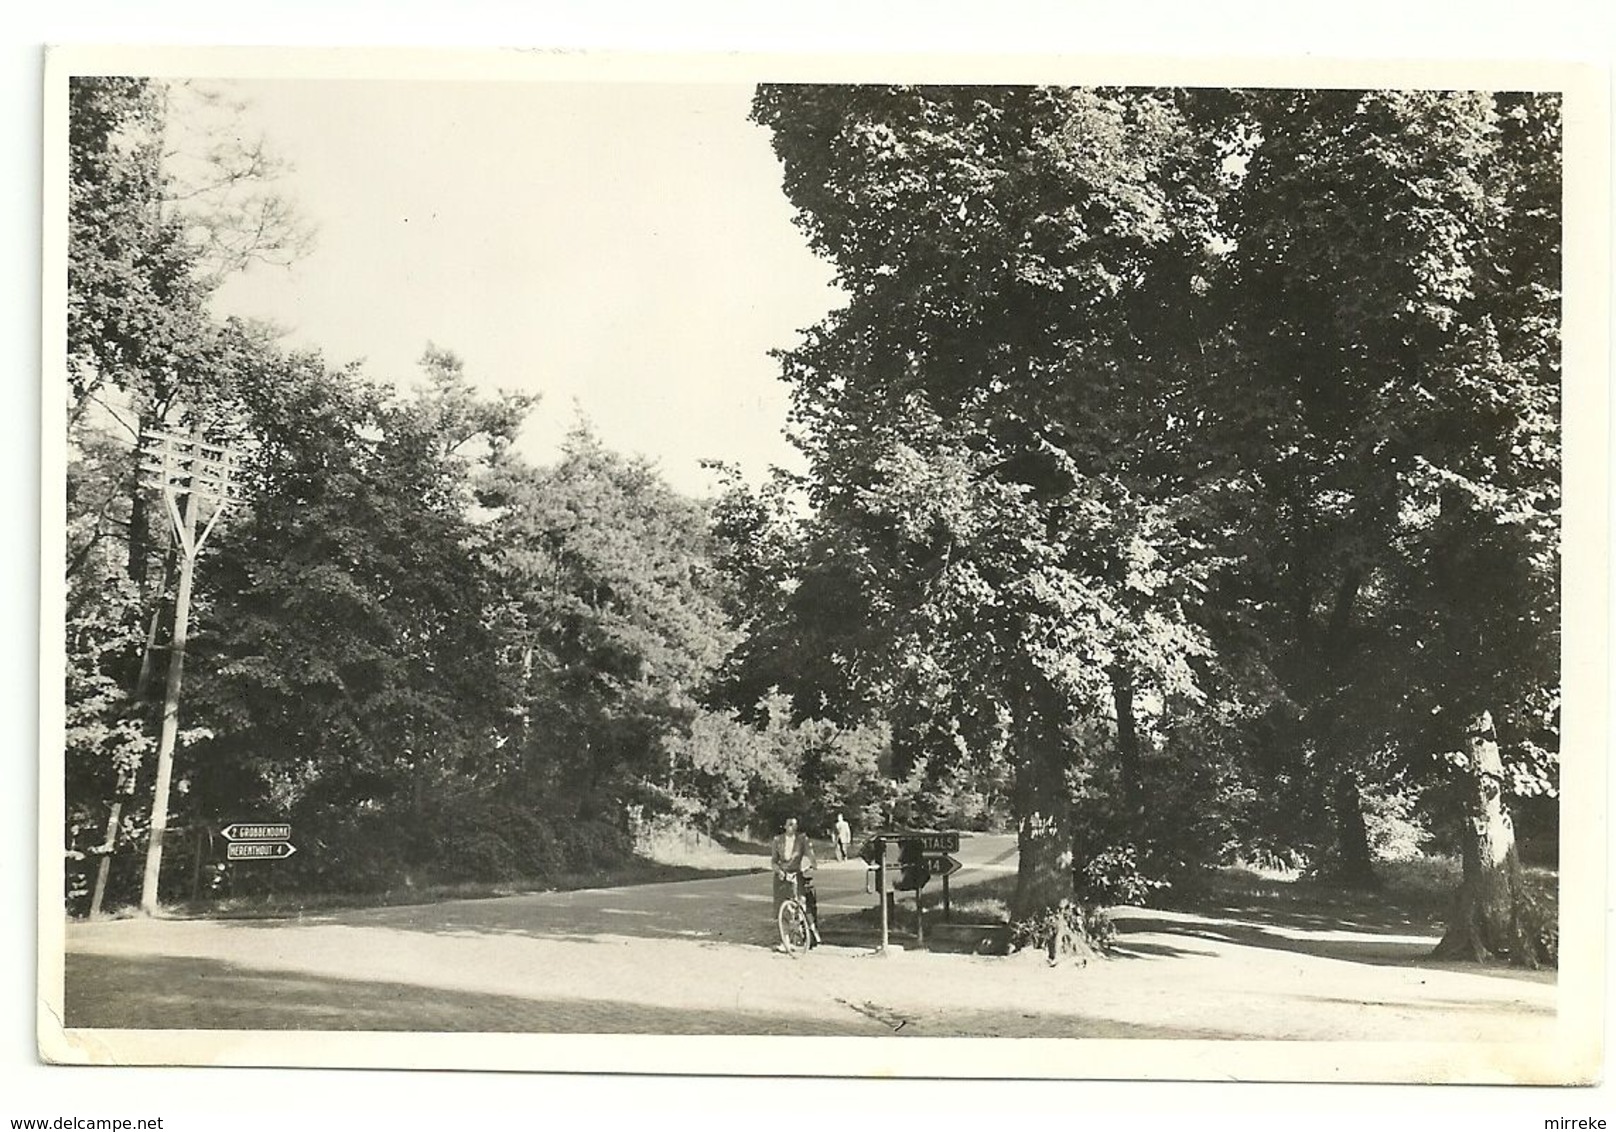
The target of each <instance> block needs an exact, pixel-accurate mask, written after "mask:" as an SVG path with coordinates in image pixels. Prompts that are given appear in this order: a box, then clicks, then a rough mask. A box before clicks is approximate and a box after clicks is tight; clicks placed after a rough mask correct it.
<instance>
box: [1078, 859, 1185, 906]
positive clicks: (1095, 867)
mask: <svg viewBox="0 0 1616 1132" xmlns="http://www.w3.org/2000/svg"><path fill="white" fill-rule="evenodd" d="M1167 886H1168V882H1167V881H1165V880H1160V879H1155V878H1152V877H1149V876H1147V875H1146V874H1145V872H1144V870H1143V869H1141V868H1140V865H1139V853H1138V851H1137V850H1136V849H1135V848H1134V847H1133V846H1132V845H1113V846H1109V847H1107V848H1105V849H1102V850H1100V851H1099V852H1098V853H1093V854H1090V855H1088V856H1087V857H1085V858H1083V859H1082V860H1080V861H1079V862H1078V865H1077V872H1076V875H1075V876H1074V878H1073V892H1074V893H1075V894H1076V896H1077V898H1078V900H1079V901H1081V902H1083V903H1084V904H1095V905H1099V906H1101V907H1106V906H1109V905H1114V904H1143V903H1144V902H1145V900H1146V899H1147V898H1148V897H1149V896H1150V894H1151V893H1152V892H1155V891H1156V890H1158V889H1162V888H1166V887H1167Z"/></svg>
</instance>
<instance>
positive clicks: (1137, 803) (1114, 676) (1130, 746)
mask: <svg viewBox="0 0 1616 1132" xmlns="http://www.w3.org/2000/svg"><path fill="white" fill-rule="evenodd" d="M1133 692H1134V688H1133V677H1132V676H1130V675H1129V674H1128V673H1127V672H1125V671H1123V670H1122V669H1120V668H1115V669H1112V670H1111V702H1112V704H1113V705H1114V706H1115V707H1116V712H1117V770H1118V773H1119V774H1120V776H1121V778H1122V803H1123V806H1124V808H1125V809H1126V810H1127V813H1128V820H1129V821H1134V820H1136V819H1137V818H1138V817H1139V816H1140V815H1141V814H1142V813H1143V812H1144V808H1145V799H1144V791H1143V789H1142V788H1141V786H1140V782H1139V731H1138V728H1137V727H1136V726H1135V724H1134V717H1133Z"/></svg>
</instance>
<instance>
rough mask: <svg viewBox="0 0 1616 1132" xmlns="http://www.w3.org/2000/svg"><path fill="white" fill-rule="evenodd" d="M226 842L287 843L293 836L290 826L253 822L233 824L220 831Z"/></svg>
mask: <svg viewBox="0 0 1616 1132" xmlns="http://www.w3.org/2000/svg"><path fill="white" fill-rule="evenodd" d="M219 832H220V833H222V834H224V838H225V840H226V841H287V840H289V839H290V838H291V836H292V827H291V826H290V825H285V824H279V825H259V824H255V823H252V822H244V821H237V822H231V823H230V824H229V825H227V826H225V827H224V828H223V829H221V830H220V831H219Z"/></svg>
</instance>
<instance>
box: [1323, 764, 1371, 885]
mask: <svg viewBox="0 0 1616 1132" xmlns="http://www.w3.org/2000/svg"><path fill="white" fill-rule="evenodd" d="M1332 794H1333V797H1332V799H1331V802H1332V804H1331V807H1330V808H1331V811H1332V812H1333V813H1334V815H1335V836H1336V848H1337V850H1338V851H1339V856H1338V857H1337V859H1336V867H1335V870H1334V871H1333V874H1332V879H1334V880H1337V881H1340V882H1341V883H1342V884H1347V885H1351V886H1353V887H1355V888H1369V889H1374V888H1379V887H1380V878H1379V877H1377V876H1376V875H1375V858H1374V854H1373V853H1371V852H1370V851H1369V828H1368V827H1367V826H1366V825H1365V824H1364V812H1363V789H1362V787H1361V786H1360V784H1359V782H1358V775H1357V774H1356V773H1355V772H1353V771H1351V770H1346V769H1342V770H1338V771H1336V773H1335V782H1334V783H1333V784H1332Z"/></svg>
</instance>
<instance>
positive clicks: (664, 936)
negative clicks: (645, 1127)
mask: <svg viewBox="0 0 1616 1132" xmlns="http://www.w3.org/2000/svg"><path fill="white" fill-rule="evenodd" d="M960 857H961V859H962V860H964V861H965V862H966V864H967V868H966V870H965V871H964V872H962V873H961V874H959V875H958V876H957V877H956V878H955V881H956V884H960V883H965V882H968V881H969V880H971V879H972V877H973V876H982V875H985V874H987V873H989V872H992V871H995V870H997V871H1006V870H1011V869H1013V868H1014V845H1013V842H1012V841H1011V840H1010V839H1006V838H989V837H981V838H969V839H967V841H966V842H965V844H964V846H963V847H962V852H961V854H960ZM757 864H758V865H759V867H760V868H762V867H763V866H764V865H765V862H762V861H758V862H757ZM864 883H865V875H864V868H863V865H862V863H859V862H856V861H855V862H847V863H837V862H834V861H831V862H828V863H823V864H822V865H821V869H820V873H819V879H818V888H819V892H820V913H821V916H822V918H824V919H826V920H827V921H829V922H832V923H834V921H835V918H836V917H838V916H841V915H844V914H846V913H851V912H857V911H858V910H860V909H863V908H868V907H871V906H872V905H873V901H874V898H873V897H872V896H868V895H866V894H865V892H864ZM936 894H937V888H936V886H935V885H934V886H932V887H931V888H929V889H928V905H930V902H931V901H933V900H935V899H936ZM770 899H771V898H770V878H769V876H768V874H767V873H766V872H758V873H753V874H747V875H740V876H723V877H714V878H711V879H702V880H693V881H684V882H679V883H670V884H658V885H642V886H634V887H624V888H615V889H593V890H585V891H577V892H551V893H542V894H534V895H523V896H509V897H502V898H497V899H482V900H460V901H450V902H445V903H439V904H431V905H418V906H408V907H388V908H369V909H359V910H352V911H341V912H330V913H322V914H318V915H305V916H302V917H299V918H293V919H281V920H211V921H210V920H147V919H129V920H117V921H104V922H97V923H72V924H69V925H68V928H67V935H66V950H67V956H66V985H65V998H64V1003H65V1012H64V1017H65V1023H66V1025H67V1026H69V1027H73V1028H80V1027H89V1028H103V1027H114V1028H120V1029H175V1028H179V1029H249V1030H382V1031H387V1030H394V1031H397V1030H405V1031H429V1032H436V1031H454V1032H531V1033H650V1034H747V1035H751V1034H793V1035H819V1034H825V1035H852V1036H872V1035H897V1036H902V1037H908V1036H920V1037H956V1036H997V1037H1043V1038H1050V1037H1061V1038H1086V1037H1097V1038H1202V1039H1287V1040H1300V1041H1308V1040H1350V1041H1419V1042H1443V1041H1456V1042H1493V1041H1504V1042H1531V1041H1536V1040H1547V1039H1548V1038H1550V1037H1551V1036H1552V1034H1553V1031H1554V1025H1555V994H1556V988H1555V985H1554V982H1553V979H1552V975H1544V976H1542V977H1539V978H1522V977H1516V976H1513V975H1511V974H1509V973H1507V972H1500V971H1496V970H1487V971H1482V970H1454V969H1446V968H1442V967H1439V966H1435V965H1432V964H1430V963H1428V962H1424V961H1422V959H1421V957H1422V956H1423V955H1424V954H1425V953H1426V952H1428V951H1429V950H1430V948H1431V946H1432V945H1433V944H1434V943H1435V939H1434V938H1432V937H1430V936H1429V935H1426V934H1421V933H1419V932H1417V931H1414V932H1408V933H1406V934H1404V933H1400V932H1399V931H1397V930H1395V929H1392V930H1387V929H1385V928H1381V929H1377V930H1374V931H1368V930H1355V929H1354V928H1352V927H1351V926H1350V925H1347V926H1343V925H1338V924H1337V925H1319V924H1313V923H1303V924H1293V923H1287V922H1284V921H1282V920H1272V919H1271V920H1269V921H1267V922H1263V921H1262V920H1260V919H1252V918H1245V917H1241V918H1222V919H1220V918H1218V917H1211V916H1196V915H1190V914H1186V913H1172V912H1163V911H1155V910H1151V911H1144V910H1121V911H1119V912H1118V916H1119V923H1120V926H1121V929H1122V934H1121V937H1120V943H1121V945H1122V950H1121V952H1120V953H1119V956H1118V957H1117V958H1114V959H1107V960H1102V961H1096V962H1091V963H1089V964H1087V965H1086V966H1080V965H1076V964H1070V965H1062V966H1059V967H1055V968H1050V967H1049V966H1048V965H1047V964H1046V963H1045V962H1044V961H1042V959H1041V958H1039V957H1037V956H1030V955H1018V956H1012V957H1009V958H1002V957H991V956H983V955H973V954H965V953H958V952H951V953H944V952H927V951H921V950H918V949H916V948H915V947H914V941H913V939H912V937H907V936H904V935H895V936H894V940H895V942H897V943H900V944H906V945H907V947H906V948H905V950H903V951H901V952H898V951H895V952H894V953H892V954H889V955H886V956H880V955H876V954H874V952H873V950H872V947H871V943H872V942H873V940H872V939H871V938H870V937H869V936H868V935H867V934H861V933H857V932H850V931H849V930H848V929H847V928H846V927H845V926H844V927H843V929H842V930H841V931H840V932H839V933H838V932H835V931H832V932H831V933H829V938H828V942H827V945H826V946H824V947H821V948H819V949H817V950H815V951H813V952H811V953H809V954H807V955H803V956H800V957H795V958H794V957H790V956H787V955H784V954H781V953H780V952H779V950H778V947H777V943H778V941H777V939H776V937H775V932H774V926H773V917H772V910H771V908H770ZM905 903H906V905H907V911H908V919H907V920H905V919H903V918H902V917H900V920H899V924H900V926H902V925H905V924H912V917H913V912H912V908H913V905H912V903H908V902H907V901H905Z"/></svg>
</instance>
